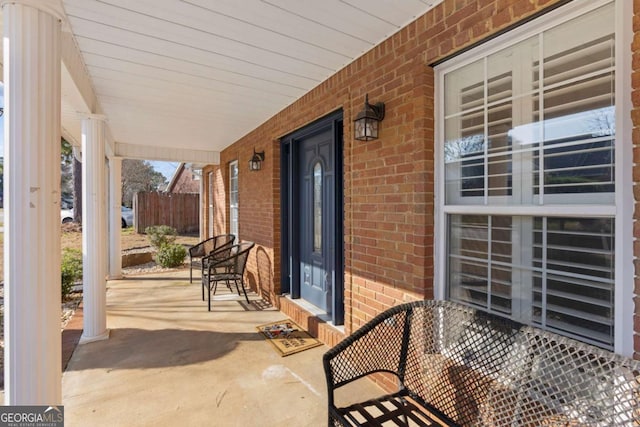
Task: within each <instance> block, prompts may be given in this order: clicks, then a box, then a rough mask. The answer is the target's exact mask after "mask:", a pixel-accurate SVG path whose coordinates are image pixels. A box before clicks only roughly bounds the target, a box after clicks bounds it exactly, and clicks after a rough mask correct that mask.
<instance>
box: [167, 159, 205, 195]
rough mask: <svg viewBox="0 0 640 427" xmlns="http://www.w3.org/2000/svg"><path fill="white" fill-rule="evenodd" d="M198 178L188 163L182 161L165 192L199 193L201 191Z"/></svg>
mask: <svg viewBox="0 0 640 427" xmlns="http://www.w3.org/2000/svg"><path fill="white" fill-rule="evenodd" d="M198 178H199V177H198V175H197V174H195V173H194V172H193V170H192V169H191V168H190V167H189V166H187V164H186V163H180V164H179V165H178V167H177V168H176V171H175V172H174V173H173V176H172V177H171V180H170V181H169V184H167V188H166V189H165V190H164V191H165V193H198V192H199V191H200V183H199V179H198Z"/></svg>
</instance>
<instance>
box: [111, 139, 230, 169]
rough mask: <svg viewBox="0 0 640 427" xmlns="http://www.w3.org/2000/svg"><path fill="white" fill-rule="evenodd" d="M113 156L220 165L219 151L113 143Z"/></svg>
mask: <svg viewBox="0 0 640 427" xmlns="http://www.w3.org/2000/svg"><path fill="white" fill-rule="evenodd" d="M115 155H116V156H118V157H124V158H127V159H139V160H160V161H168V162H184V163H198V164H211V165H217V164H220V152H219V151H206V150H190V149H186V148H178V147H156V146H150V145H137V144H127V143H122V142H116V143H115Z"/></svg>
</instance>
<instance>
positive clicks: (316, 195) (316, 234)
mask: <svg viewBox="0 0 640 427" xmlns="http://www.w3.org/2000/svg"><path fill="white" fill-rule="evenodd" d="M313 251H314V252H322V165H321V164H320V162H318V163H316V165H315V166H314V167H313Z"/></svg>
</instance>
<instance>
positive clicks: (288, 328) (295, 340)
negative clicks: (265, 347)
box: [256, 319, 322, 357]
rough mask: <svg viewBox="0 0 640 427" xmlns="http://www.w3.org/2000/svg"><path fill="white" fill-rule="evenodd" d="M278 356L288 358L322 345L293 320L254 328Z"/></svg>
mask: <svg viewBox="0 0 640 427" xmlns="http://www.w3.org/2000/svg"><path fill="white" fill-rule="evenodd" d="M256 329H258V331H259V332H260V333H261V334H262V335H263V336H264V337H265V338H266V339H267V341H269V342H270V343H271V345H272V346H273V348H275V349H276V350H277V351H278V353H280V356H282V357H284V356H289V355H290V354H294V353H299V352H301V351H304V350H308V349H310V348H313V347H317V346H319V345H322V343H321V342H320V341H318V340H317V339H315V338H314V337H312V336H311V335H309V332H307V331H305V330H304V329H302V327H301V326H300V325H298V324H297V323H295V322H294V321H293V320H289V319H285V320H279V321H277V322H272V323H267V324H264V325H260V326H256Z"/></svg>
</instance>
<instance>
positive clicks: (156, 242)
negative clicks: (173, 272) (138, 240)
mask: <svg viewBox="0 0 640 427" xmlns="http://www.w3.org/2000/svg"><path fill="white" fill-rule="evenodd" d="M144 232H145V233H147V236H149V243H151V246H153V247H154V248H155V249H156V250H160V248H161V247H163V246H165V245H169V244H172V243H173V242H175V241H176V236H177V235H178V233H177V232H176V229H175V228H173V227H170V226H168V225H153V226H151V227H147V228H145V230H144Z"/></svg>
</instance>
